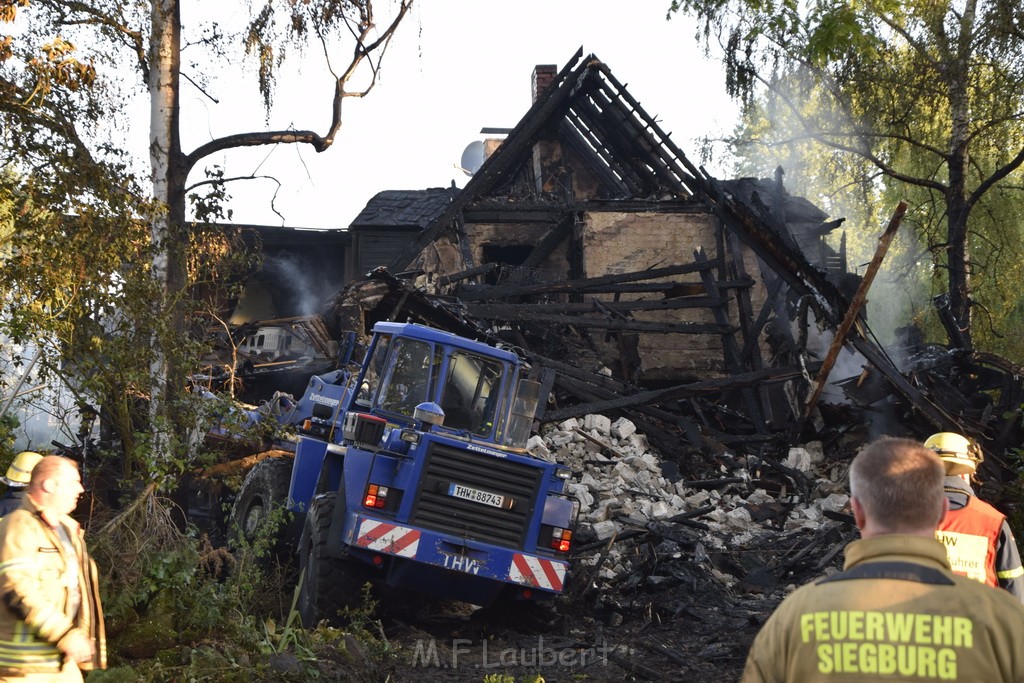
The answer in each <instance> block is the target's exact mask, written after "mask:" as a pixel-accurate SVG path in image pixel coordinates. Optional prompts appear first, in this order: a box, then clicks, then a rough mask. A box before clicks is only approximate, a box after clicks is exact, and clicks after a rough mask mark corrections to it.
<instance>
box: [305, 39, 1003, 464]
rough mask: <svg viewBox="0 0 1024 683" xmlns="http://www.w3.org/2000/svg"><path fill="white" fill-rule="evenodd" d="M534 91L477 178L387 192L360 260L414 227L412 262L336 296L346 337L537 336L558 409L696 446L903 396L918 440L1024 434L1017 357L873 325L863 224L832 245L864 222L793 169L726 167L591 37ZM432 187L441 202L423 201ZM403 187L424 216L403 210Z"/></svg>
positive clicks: (560, 415) (765, 444)
mask: <svg viewBox="0 0 1024 683" xmlns="http://www.w3.org/2000/svg"><path fill="white" fill-rule="evenodd" d="M533 84H534V102H533V105H532V106H531V107H530V109H529V111H528V112H527V113H526V115H525V116H524V117H523V118H522V120H521V121H520V122H519V123H518V124H517V125H516V126H515V127H514V128H512V129H511V130H509V131H507V132H504V136H503V138H501V139H497V140H493V141H491V142H490V144H489V146H490V147H491V148H493V153H491V154H490V155H489V156H488V157H487V158H486V159H485V160H484V161H483V163H482V165H481V166H480V167H479V169H478V170H476V172H475V173H474V174H473V176H472V178H471V180H470V181H469V182H468V184H467V185H466V186H465V188H463V189H462V190H461V191H459V192H458V193H454V192H451V191H449V190H431V191H423V192H422V194H419V195H418V194H417V193H404V194H403V193H393V194H390V195H389V194H387V193H381V195H378V197H375V198H374V200H373V201H371V204H370V205H368V207H367V210H366V211H364V214H366V215H365V216H363V219H362V220H364V221H365V222H366V223H367V225H365V226H363V225H361V226H359V227H360V229H361V230H363V231H364V237H363V238H362V240H361V242H360V243H359V245H358V247H356V245H355V241H354V247H353V251H354V252H356V253H354V254H350V255H349V262H350V263H353V264H359V266H361V267H368V266H370V265H371V263H372V259H367V258H365V257H364V256H365V252H364V256H361V255H360V254H359V253H358V252H359V251H360V250H366V249H369V248H370V244H371V240H369V239H368V238H367V235H368V234H369V233H368V232H366V231H372V230H377V231H378V233H379V234H383V231H385V230H391V231H392V232H391V236H392V238H394V237H397V236H399V235H402V236H403V237H406V238H407V241H406V242H405V244H404V246H403V247H402V248H401V250H400V251H397V253H396V245H397V244H398V243H399V242H400V241H401V240H400V239H397V240H396V239H392V240H391V241H389V242H387V243H384V242H379V241H378V242H376V246H375V248H376V249H377V252H376V256H377V257H382V256H384V255H385V254H387V253H391V254H394V255H393V256H392V257H391V259H390V262H389V263H388V264H387V268H386V269H384V268H381V269H377V270H374V271H372V272H371V273H369V275H368V276H367V278H366V279H363V280H357V281H355V282H354V283H352V284H350V285H349V286H348V287H347V288H346V289H345V290H343V291H342V292H341V293H340V294H339V295H338V296H336V297H335V299H334V300H333V302H332V304H331V306H330V307H329V308H328V310H327V312H326V316H325V317H326V318H327V323H328V327H329V329H331V331H332V333H335V334H337V333H340V331H341V330H344V329H357V330H361V331H366V330H368V329H369V327H370V326H371V325H372V324H373V322H376V321H377V320H383V319H391V320H399V319H400V320H420V321H424V322H428V323H430V324H434V325H437V326H440V327H444V328H446V329H450V330H452V331H455V332H458V333H460V334H465V335H469V336H476V337H478V338H482V339H486V340H490V341H501V342H503V343H509V344H514V345H517V346H519V347H520V348H522V349H524V350H525V352H526V353H527V355H528V356H530V358H531V360H532V362H533V363H534V365H535V371H536V373H537V374H538V375H539V376H541V377H542V378H543V383H544V385H545V386H546V387H548V388H550V389H552V392H551V396H552V398H551V400H550V401H549V403H548V404H547V405H546V406H545V407H544V408H543V410H544V412H543V413H542V414H539V415H538V418H540V419H541V420H542V421H545V422H550V421H556V420H564V419H567V418H569V417H574V416H582V415H585V414H588V413H595V412H611V413H614V414H621V415H623V416H625V417H628V418H629V419H632V420H634V421H636V422H637V425H638V427H639V428H641V429H642V430H643V431H644V432H645V433H647V434H648V435H649V437H650V438H651V439H652V441H655V442H656V443H659V445H662V446H669V447H671V448H673V449H674V450H678V449H679V448H693V449H697V450H704V451H707V450H708V449H710V450H712V451H720V450H722V449H725V448H736V447H748V448H749V449H751V450H753V451H755V452H758V453H760V454H762V455H764V456H765V457H767V458H769V459H770V457H771V455H770V454H771V453H772V452H773V451H775V450H777V449H778V448H781V447H783V446H784V445H786V444H788V443H791V442H795V441H798V440H799V439H800V438H801V432H802V431H805V430H810V432H811V433H810V434H806V433H805V434H803V436H804V437H807V436H814V435H816V434H818V433H821V432H827V431H828V430H829V429H831V430H832V432H833V434H834V435H838V434H842V433H844V432H845V431H847V430H849V429H850V428H851V426H850V425H852V424H855V423H863V422H865V421H866V422H871V421H872V420H873V419H874V418H875V417H877V414H878V413H880V412H882V411H884V412H885V413H887V414H888V415H889V416H890V417H891V419H892V421H891V422H888V423H887V424H888V425H893V424H895V425H898V429H900V430H903V431H904V432H905V433H907V434H915V433H916V434H917V435H919V436H921V435H925V434H927V433H930V432H932V431H939V430H945V429H952V430H959V431H964V432H966V433H969V434H972V435H975V436H976V437H978V438H979V439H981V440H982V441H983V443H986V445H988V446H989V447H990V448H991V449H992V450H994V451H1000V450H1002V449H1003V448H1005V445H1006V444H1007V443H1009V441H1008V440H1009V439H1010V438H1011V434H1016V433H1017V432H1019V431H1020V426H1019V421H1020V420H1019V411H1020V403H1021V396H1022V389H1021V374H1020V372H1019V368H1017V367H1016V366H1013V365H1012V364H1007V363H1005V362H1003V361H1001V360H1000V361H998V362H997V361H994V360H993V359H991V358H987V359H984V361H983V363H982V364H986V365H987V367H986V368H981V367H980V366H978V363H979V362H981V361H979V360H978V357H977V356H976V355H974V354H972V353H971V352H970V351H969V350H961V351H960V352H952V353H949V354H945V355H944V356H943V359H944V360H942V361H937V360H935V354H924V355H925V356H927V357H928V358H930V359H931V361H926V360H922V361H921V363H925V365H928V364H929V363H931V364H930V366H928V367H924V366H922V365H921V364H920V363H918V364H917V365H914V364H913V363H911V366H909V367H897V366H896V364H895V363H894V362H893V361H892V360H891V359H890V358H889V356H888V355H887V354H886V351H885V350H884V349H882V348H881V347H880V346H879V345H878V344H877V343H876V342H875V341H874V339H873V337H872V335H871V334H870V330H869V329H868V328H867V326H866V322H865V320H864V316H863V311H864V306H865V303H866V300H867V297H866V293H867V287H868V286H869V285H870V282H869V281H868V280H867V279H864V280H862V278H861V277H860V276H858V275H856V274H853V273H851V272H850V270H849V266H848V264H847V258H846V253H845V240H844V239H843V238H842V236H841V235H840V236H837V237H839V239H838V240H835V242H838V244H837V245H836V246H830V243H829V242H828V241H826V239H825V238H826V236H828V235H829V234H830V233H832V232H833V231H835V230H836V229H837V228H839V227H840V226H841V224H842V219H830V217H829V216H827V215H826V214H825V213H824V212H823V211H821V210H820V209H818V208H817V207H815V206H814V205H813V204H811V203H810V202H808V201H806V200H804V199H802V198H799V197H794V196H792V195H790V194H789V193H788V192H787V191H786V189H785V187H784V184H783V174H782V171H781V169H780V170H779V171H778V172H777V173H776V177H775V178H773V179H767V180H765V179H753V178H742V179H737V180H727V181H721V180H718V179H716V178H713V177H711V176H710V175H709V174H707V173H706V172H704V170H703V169H699V168H697V167H696V166H695V165H694V164H693V163H692V162H691V161H690V160H689V159H688V158H687V157H686V155H685V154H684V153H683V152H682V151H681V150H680V149H679V148H678V147H677V146H676V145H675V144H674V143H673V142H672V140H671V139H670V137H669V135H668V134H667V133H666V132H665V131H663V130H662V129H661V127H660V126H659V125H658V123H657V121H656V120H655V119H654V118H653V117H652V116H650V115H649V114H648V113H647V112H646V111H644V109H643V108H642V107H641V106H640V104H639V103H638V102H637V100H636V99H635V98H634V97H633V96H632V95H631V94H630V93H629V92H628V91H627V90H626V88H625V87H624V86H623V85H622V84H621V83H620V82H619V81H618V80H617V79H616V78H615V76H614V75H613V74H612V72H611V70H610V69H609V68H608V66H607V65H606V64H604V63H602V62H601V61H600V60H599V59H597V58H596V57H595V56H593V55H590V56H587V57H583V53H582V50H581V51H579V52H577V53H576V55H574V56H573V58H572V59H571V60H570V61H569V63H568V64H567V65H566V66H565V67H563V68H562V69H561V70H557V69H556V67H553V66H540V67H537V69H536V70H535V72H534V76H533ZM428 193H430V194H429V197H430V198H432V199H433V200H434V202H435V203H434V204H432V205H431V206H430V207H427V208H423V207H424V206H425V205H424V204H422V203H420V204H414V203H413V202H414V200H417V201H422V200H424V199H426V198H428ZM449 193H450V200H449V198H448V196H446V195H449ZM417 198H418V199H417ZM396 201H400V202H405V204H404V205H400V206H399V209H400V211H405V210H406V209H405V208H402V206H410V205H414V206H419V207H420V208H421V209H422V211H421V213H419V214H415V215H413V217H412V218H413V219H414V220H408V221H407V222H406V223H405V224H404V226H403V225H394V226H390V227H389V226H387V225H383V223H387V219H386V216H387V213H388V211H389V210H390V211H392V212H395V211H399V209H395V208H394V206H392V207H391V208H390V209H389V204H388V203H389V202H391V203H392V204H394V202H396ZM431 212H436V213H435V214H434V215H433V216H431V217H430V218H429V220H428V219H427V218H426V216H427V215H429V214H430V213H431ZM901 219H902V209H900V210H899V211H898V216H896V215H894V219H893V221H892V222H891V224H890V230H891V231H894V230H895V229H896V228H897V227H898V225H899V222H900V220H901ZM374 221H376V222H374ZM414 224H415V225H417V226H418V225H420V224H423V226H424V227H422V228H421V229H420V228H417V229H416V230H415V231H414V230H412V227H413V225H414ZM413 233H415V235H414V236H412V234H413ZM890 234H891V233H890ZM882 256H884V250H883V249H880V250H879V254H878V255H877V257H878V259H879V260H880V259H881V257H882ZM815 328H824V329H825V330H826V332H829V333H830V334H831V335H833V336H834V335H835V333H836V332H837V331H842V334H841V335H839V337H840V341H841V342H843V344H844V345H845V346H846V348H847V349H849V350H850V351H852V352H855V353H856V354H857V358H858V359H859V361H858V362H859V363H860V366H861V368H862V371H860V372H859V374H858V375H857V376H854V377H849V378H845V377H834V378H829V377H828V374H829V371H830V370H831V365H830V363H829V362H828V361H829V357H828V356H829V355H833V354H834V353H836V352H837V351H838V347H839V344H836V345H835V348H834V349H828V348H825V347H821V346H819V347H815V345H814V342H815V336H816V335H815V333H814V331H815ZM904 351H906V352H907V355H908V356H909V357H911V358H914V357H915V353H916V350H915V349H914V348H909V349H904ZM919 355H920V354H919ZM954 359H955V360H954ZM965 363H966V364H967V365H968V366H969V367H966V368H965V367H964V364H965ZM993 364H994V365H996V366H998V367H992V366H993ZM953 366H956V369H953ZM982 370H984V372H983V371H982ZM921 372H923V373H924V374H920V373H921ZM819 373H820V374H819ZM933 373H938V374H939V375H940V379H936V378H935V377H934V376H931V375H932V374H933ZM924 377H927V378H928V381H927V382H926V381H923V378H924ZM828 379H832V380H845V382H843V386H844V387H845V388H846V389H847V390H848V391H847V393H848V395H847V396H846V397H844V398H843V399H842V402H841V404H840V403H837V404H835V405H831V404H828V405H826V404H824V403H823V404H822V405H818V401H819V393H820V388H821V386H823V385H824V383H825V381H826V380H828ZM940 380H941V381H940ZM938 384H942V386H943V387H944V388H945V390H944V391H943V392H935V391H932V388H933V387H936V386H937V385H938ZM949 387H953V390H952V391H951V390H949ZM979 394H981V395H983V396H984V398H979ZM951 397H955V398H951ZM880 406H881V407H880ZM850 411H861V412H857V413H856V415H857V416H856V417H854V418H852V419H851V416H850ZM1007 411H1009V412H1010V413H1012V414H1013V416H1011V417H1010V419H1009V422H1008V423H1007V422H1005V421H1004V419H1005V418H1004V417H1003V416H1005V415H1007ZM1013 411H1016V412H1015V413H1014V412H1013ZM997 415H999V417H997ZM840 423H841V424H840Z"/></svg>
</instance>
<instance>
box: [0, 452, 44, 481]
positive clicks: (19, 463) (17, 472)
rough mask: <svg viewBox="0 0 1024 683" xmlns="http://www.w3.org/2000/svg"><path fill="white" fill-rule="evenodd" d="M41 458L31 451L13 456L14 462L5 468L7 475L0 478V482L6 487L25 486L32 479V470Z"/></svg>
mask: <svg viewBox="0 0 1024 683" xmlns="http://www.w3.org/2000/svg"><path fill="white" fill-rule="evenodd" d="M42 459H43V456H41V455H39V454H38V453H34V452H32V451H22V452H21V453H18V454H17V455H16V456H14V461H13V462H12V463H11V466H10V467H8V468H7V474H6V475H5V476H3V477H0V481H2V482H3V483H5V484H7V485H8V486H27V485H28V482H29V479H31V478H32V468H33V467H35V466H36V463H38V462H39V461H40V460H42Z"/></svg>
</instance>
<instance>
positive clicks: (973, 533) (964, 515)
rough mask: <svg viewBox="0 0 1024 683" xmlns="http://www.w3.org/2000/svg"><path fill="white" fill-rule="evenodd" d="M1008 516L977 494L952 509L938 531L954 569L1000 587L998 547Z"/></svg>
mask: <svg viewBox="0 0 1024 683" xmlns="http://www.w3.org/2000/svg"><path fill="white" fill-rule="evenodd" d="M1005 519H1006V516H1005V515H1003V513H1001V512H999V510H996V509H995V508H994V507H992V506H991V505H989V504H988V503H986V502H985V501H983V500H979V499H978V498H976V497H974V496H970V497H968V499H967V505H965V506H964V507H962V508H960V509H958V510H950V511H949V512H948V513H946V516H945V518H943V520H942V522H941V523H940V524H939V528H938V529H937V530H936V532H935V536H936V538H938V539H939V540H940V541H942V544H943V545H945V546H946V552H947V553H948V554H949V564H950V567H952V569H953V571H954V572H955V573H957V574H960V575H961V576H966V577H968V578H970V579H974V580H975V581H980V582H981V583H985V584H988V585H990V586H994V587H997V588H998V587H999V579H998V577H997V576H996V546H997V544H998V542H999V533H1000V531H1001V530H1002V528H1003V521H1004V520H1005Z"/></svg>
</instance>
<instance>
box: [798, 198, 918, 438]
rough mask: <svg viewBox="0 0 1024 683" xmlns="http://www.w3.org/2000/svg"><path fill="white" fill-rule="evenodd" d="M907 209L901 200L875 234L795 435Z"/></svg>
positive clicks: (805, 419) (810, 410) (852, 322)
mask: <svg viewBox="0 0 1024 683" xmlns="http://www.w3.org/2000/svg"><path fill="white" fill-rule="evenodd" d="M906 213H907V203H906V202H900V203H899V205H898V206H897V207H896V211H895V213H893V215H892V218H891V219H889V225H888V226H887V227H886V228H885V232H883V233H882V236H881V237H879V238H878V248H877V249H876V250H875V255H874V257H873V258H872V259H871V262H870V263H869V264H868V267H867V270H865V271H864V278H863V279H862V280H861V281H860V286H859V287H857V293H856V294H855V295H854V297H853V301H851V302H850V307H849V308H848V309H846V315H845V316H844V317H843V321H842V322H841V323H840V324H839V327H837V328H836V331H835V336H834V337H833V339H832V345H831V346H830V347H829V349H828V354H827V355H826V356H825V360H824V362H823V363H822V365H821V369H820V370H818V377H817V379H816V380H815V386H814V392H813V393H812V394H811V395H810V397H808V399H807V403H805V404H804V409H803V414H802V415H801V416H800V419H799V420H798V421H797V423H796V424H795V425H794V427H793V436H794V437H798V436H799V435H800V432H801V431H803V427H804V424H805V423H806V422H807V418H808V417H810V415H811V412H812V411H813V410H814V406H815V405H817V403H818V399H819V398H820V397H821V392H822V391H823V390H824V389H825V384H826V383H827V382H828V375H829V373H830V372H832V367H833V366H834V365H835V363H836V359H837V358H838V357H839V350H840V349H841V348H842V347H843V344H844V343H845V342H846V335H847V334H849V332H850V329H852V328H853V324H854V322H856V320H857V317H858V316H859V315H860V312H861V309H862V308H864V304H866V303H867V300H868V290H869V289H870V288H871V283H872V282H874V280H875V275H876V274H877V273H878V269H879V267H881V265H882V260H883V259H884V258H885V255H886V253H887V252H888V251H889V244H890V243H891V242H892V238H893V237H894V236H895V235H896V231H897V230H898V229H899V227H900V223H902V222H903V216H904V215H905V214H906Z"/></svg>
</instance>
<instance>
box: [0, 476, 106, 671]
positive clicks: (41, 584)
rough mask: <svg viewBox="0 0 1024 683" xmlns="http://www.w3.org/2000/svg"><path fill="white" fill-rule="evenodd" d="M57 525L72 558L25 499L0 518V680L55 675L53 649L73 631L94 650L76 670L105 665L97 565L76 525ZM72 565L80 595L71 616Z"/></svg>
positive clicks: (58, 661) (57, 661) (57, 656)
mask: <svg viewBox="0 0 1024 683" xmlns="http://www.w3.org/2000/svg"><path fill="white" fill-rule="evenodd" d="M61 525H62V526H63V527H64V528H65V530H66V531H67V536H68V538H69V539H70V541H71V545H72V546H73V548H74V554H71V553H69V552H68V551H67V549H66V548H65V546H64V543H62V542H61V539H60V536H59V535H58V534H57V532H56V531H55V530H54V529H53V528H51V527H50V525H49V524H47V523H46V522H45V521H43V519H42V517H41V516H40V514H39V509H38V508H37V507H36V505H35V503H34V502H33V501H32V499H31V498H29V497H28V496H26V497H25V499H24V501H23V503H22V506H21V507H20V508H18V509H17V510H15V511H14V512H11V513H10V514H8V515H6V516H5V517H4V518H3V519H2V520H0V676H11V675H23V674H27V673H56V672H59V671H60V668H61V666H62V664H63V662H64V653H63V652H62V651H61V650H60V648H59V647H58V645H59V644H60V643H61V641H62V640H63V639H64V638H67V637H68V635H69V634H70V633H72V632H73V631H75V630H80V631H82V632H84V633H85V634H86V635H87V636H88V637H89V638H90V639H91V640H92V643H93V648H94V651H95V655H94V657H93V661H92V662H86V663H79V664H78V666H79V668H80V669H83V670H89V669H97V668H104V667H105V666H106V639H105V635H104V630H103V611H102V608H101V606H100V596H99V580H98V577H97V573H96V564H95V563H94V562H93V561H92V558H90V557H89V555H88V552H87V551H86V549H85V543H84V540H83V533H82V530H81V528H80V527H79V525H78V523H77V522H75V520H73V519H71V518H70V517H64V518H63V519H62V520H61ZM72 562H73V563H75V564H77V566H78V571H77V576H78V589H77V594H78V595H79V596H80V600H79V601H78V602H79V603H80V604H79V607H78V609H77V610H75V611H74V612H73V613H72V610H73V609H74V605H73V602H74V596H73V594H72V591H71V589H70V586H69V585H68V581H69V577H73V576H75V575H76V573H75V572H73V571H72V572H70V573H69V572H68V567H69V566H70V563H72ZM69 598H71V599H70V600H69Z"/></svg>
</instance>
